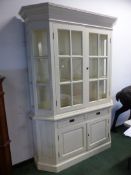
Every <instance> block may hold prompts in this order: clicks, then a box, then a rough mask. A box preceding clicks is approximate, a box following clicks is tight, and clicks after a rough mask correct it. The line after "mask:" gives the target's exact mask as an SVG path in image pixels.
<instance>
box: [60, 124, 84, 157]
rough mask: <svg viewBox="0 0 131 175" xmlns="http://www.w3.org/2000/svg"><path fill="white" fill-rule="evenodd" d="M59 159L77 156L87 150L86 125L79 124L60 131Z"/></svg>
mask: <svg viewBox="0 0 131 175" xmlns="http://www.w3.org/2000/svg"><path fill="white" fill-rule="evenodd" d="M58 137H59V141H58V142H59V149H58V150H59V153H58V154H59V159H60V160H64V159H68V158H71V157H73V156H76V155H78V154H80V153H82V152H84V151H85V150H86V124H77V125H72V126H69V127H65V128H62V129H60V130H59V134H58Z"/></svg>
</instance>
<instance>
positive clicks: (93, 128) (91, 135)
mask: <svg viewBox="0 0 131 175" xmlns="http://www.w3.org/2000/svg"><path fill="white" fill-rule="evenodd" d="M87 137H88V139H87V140H88V150H90V149H93V148H95V147H97V146H100V145H102V144H104V143H106V142H108V141H109V140H110V132H109V119H108V118H105V117H103V118H98V119H95V120H92V121H90V122H89V123H88V124H87Z"/></svg>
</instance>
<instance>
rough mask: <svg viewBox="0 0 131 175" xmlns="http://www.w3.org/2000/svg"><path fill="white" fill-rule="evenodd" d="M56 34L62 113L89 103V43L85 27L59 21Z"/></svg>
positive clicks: (57, 71) (58, 91) (59, 105)
mask: <svg viewBox="0 0 131 175" xmlns="http://www.w3.org/2000/svg"><path fill="white" fill-rule="evenodd" d="M54 34H55V38H54V46H55V66H56V76H55V77H56V94H57V112H58V113H61V112H67V111H70V110H74V109H79V108H82V107H84V105H85V104H86V100H87V98H86V97H85V96H84V93H85V88H87V86H88V84H87V83H88V82H87V80H85V77H86V76H85V74H86V72H87V73H88V70H86V66H87V64H88V59H87V56H86V54H87V53H88V51H87V49H88V47H87V45H85V40H86V33H85V28H84V27H80V26H71V25H62V24H55V25H54ZM86 47H87V49H86ZM86 78H87V77H86ZM86 92H87V95H86V96H88V90H87V91H86Z"/></svg>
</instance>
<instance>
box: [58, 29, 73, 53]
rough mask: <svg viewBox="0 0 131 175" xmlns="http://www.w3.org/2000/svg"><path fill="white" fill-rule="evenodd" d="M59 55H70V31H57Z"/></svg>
mask: <svg viewBox="0 0 131 175" xmlns="http://www.w3.org/2000/svg"><path fill="white" fill-rule="evenodd" d="M58 47H59V55H70V31H68V30H58Z"/></svg>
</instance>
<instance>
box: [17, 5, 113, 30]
mask: <svg viewBox="0 0 131 175" xmlns="http://www.w3.org/2000/svg"><path fill="white" fill-rule="evenodd" d="M19 14H20V16H21V17H22V18H23V19H24V20H25V22H28V21H36V20H44V21H55V22H66V23H72V24H77V25H87V26H94V27H100V28H107V29H112V27H113V24H114V22H115V21H116V18H115V17H112V16H107V15H102V14H98V13H93V12H88V11H84V10H79V9H76V8H71V7H66V6H62V5H56V4H53V3H41V4H34V5H29V6H23V7H22V8H21V10H20V12H19Z"/></svg>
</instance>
